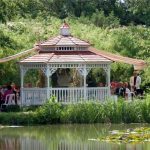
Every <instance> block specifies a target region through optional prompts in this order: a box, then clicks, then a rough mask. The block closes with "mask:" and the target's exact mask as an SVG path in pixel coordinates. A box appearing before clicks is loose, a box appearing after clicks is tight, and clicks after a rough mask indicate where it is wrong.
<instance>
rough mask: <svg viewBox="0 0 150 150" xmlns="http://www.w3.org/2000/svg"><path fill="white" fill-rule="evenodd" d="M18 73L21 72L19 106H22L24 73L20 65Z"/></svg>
mask: <svg viewBox="0 0 150 150" xmlns="http://www.w3.org/2000/svg"><path fill="white" fill-rule="evenodd" d="M20 74H21V97H20V98H21V99H20V102H21V106H22V104H23V99H24V97H23V80H24V75H23V74H24V73H23V68H22V67H21V66H20Z"/></svg>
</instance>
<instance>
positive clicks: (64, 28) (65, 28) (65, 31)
mask: <svg viewBox="0 0 150 150" xmlns="http://www.w3.org/2000/svg"><path fill="white" fill-rule="evenodd" d="M60 35H62V36H69V35H70V27H69V25H68V24H67V23H66V21H64V23H63V25H62V26H61V27H60Z"/></svg>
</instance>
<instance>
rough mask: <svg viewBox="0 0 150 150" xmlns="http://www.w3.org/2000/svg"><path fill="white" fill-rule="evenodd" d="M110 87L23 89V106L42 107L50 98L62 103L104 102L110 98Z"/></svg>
mask: <svg viewBox="0 0 150 150" xmlns="http://www.w3.org/2000/svg"><path fill="white" fill-rule="evenodd" d="M108 91H109V90H108V87H90V88H89V87H87V88H86V89H85V90H84V87H69V88H49V89H47V88H23V89H22V96H21V97H22V105H41V104H43V103H45V102H46V100H47V92H48V94H49V96H48V97H49V98H51V97H55V98H56V101H57V102H60V103H77V102H85V101H104V100H106V99H107V98H108V96H109V94H108Z"/></svg>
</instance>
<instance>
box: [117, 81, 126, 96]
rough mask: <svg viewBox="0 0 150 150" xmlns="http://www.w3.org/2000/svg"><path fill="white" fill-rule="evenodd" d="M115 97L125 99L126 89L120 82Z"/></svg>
mask: <svg viewBox="0 0 150 150" xmlns="http://www.w3.org/2000/svg"><path fill="white" fill-rule="evenodd" d="M115 95H118V96H121V97H124V95H125V88H124V86H123V83H122V82H119V83H118V84H117V87H116V90H115Z"/></svg>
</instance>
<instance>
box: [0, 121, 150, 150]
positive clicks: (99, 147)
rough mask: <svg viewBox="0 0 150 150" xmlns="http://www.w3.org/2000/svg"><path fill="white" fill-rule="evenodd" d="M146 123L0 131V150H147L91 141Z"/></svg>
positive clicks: (140, 146) (147, 147) (148, 147)
mask: <svg viewBox="0 0 150 150" xmlns="http://www.w3.org/2000/svg"><path fill="white" fill-rule="evenodd" d="M142 126H149V127H150V124H130V125H127V124H113V125H111V124H73V125H72V124H71V125H49V126H32V127H31V126H30V127H6V128H2V129H0V150H150V142H144V143H128V144H124V143H123V144H117V143H106V142H100V141H91V140H89V139H96V138H98V137H100V136H101V135H106V134H108V133H109V131H112V130H123V129H128V128H136V127H142Z"/></svg>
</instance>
